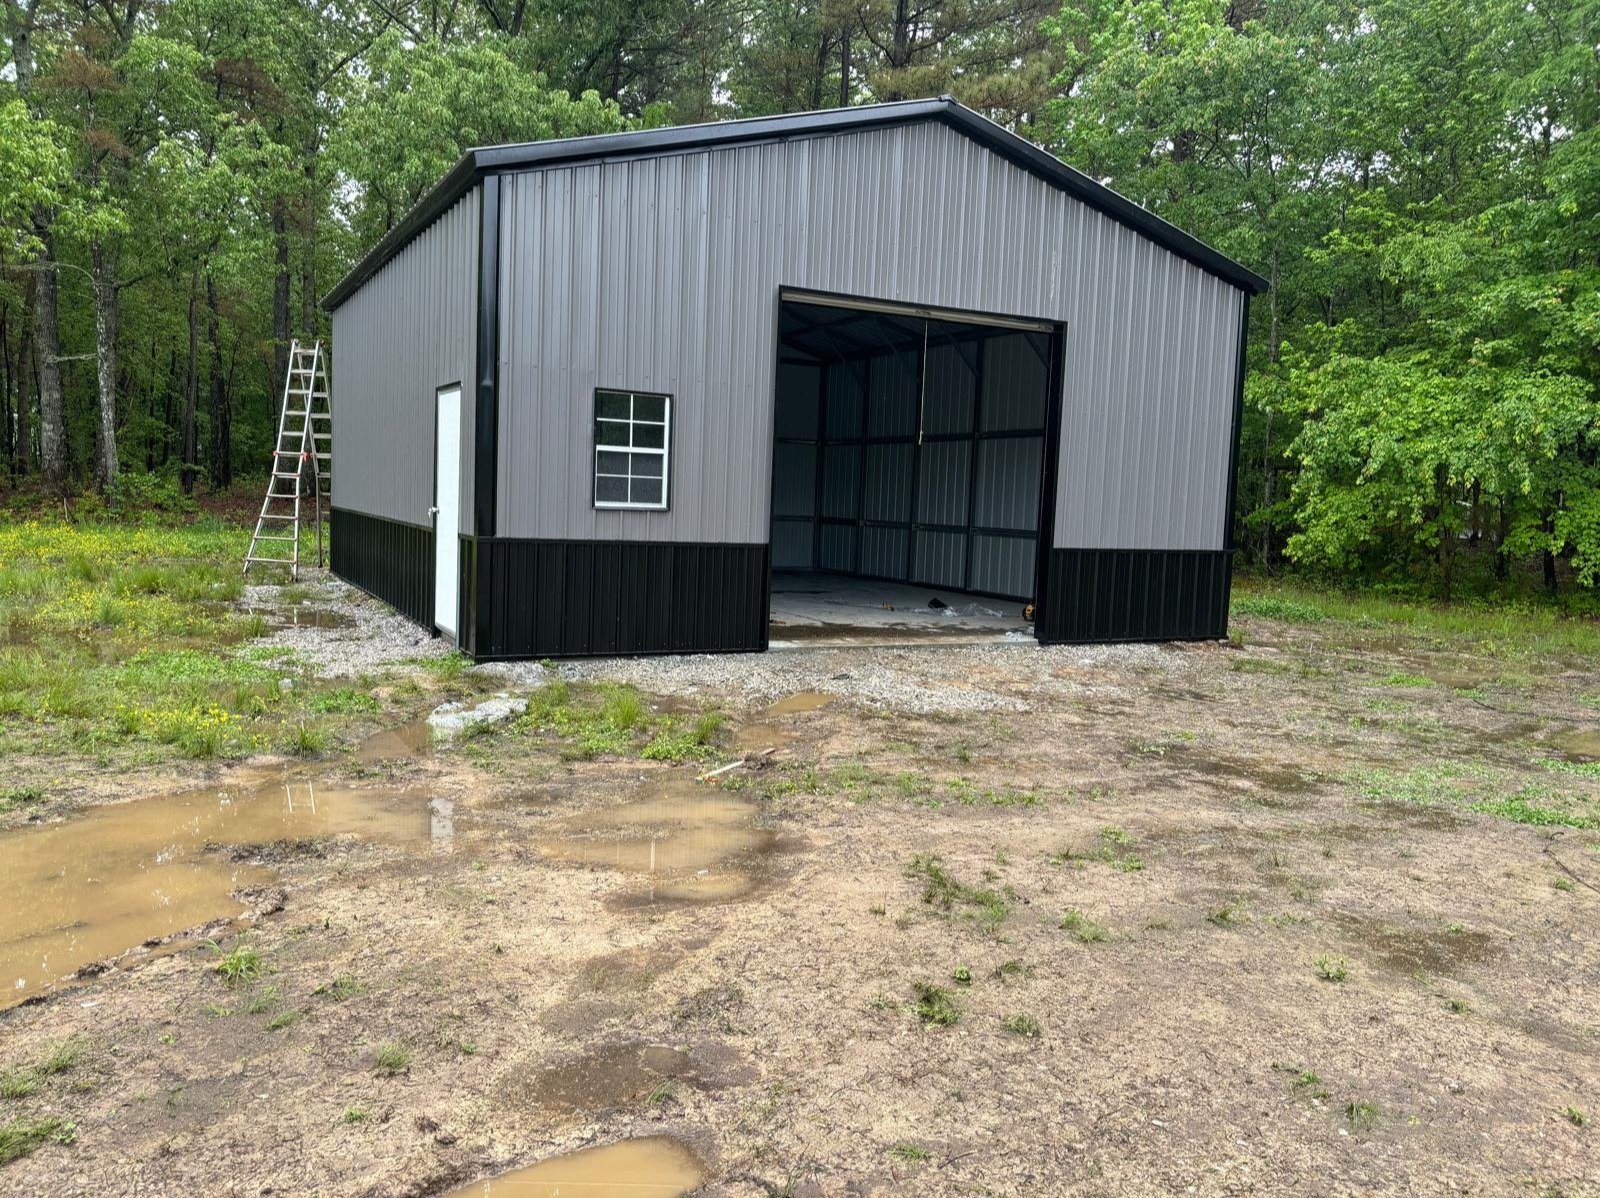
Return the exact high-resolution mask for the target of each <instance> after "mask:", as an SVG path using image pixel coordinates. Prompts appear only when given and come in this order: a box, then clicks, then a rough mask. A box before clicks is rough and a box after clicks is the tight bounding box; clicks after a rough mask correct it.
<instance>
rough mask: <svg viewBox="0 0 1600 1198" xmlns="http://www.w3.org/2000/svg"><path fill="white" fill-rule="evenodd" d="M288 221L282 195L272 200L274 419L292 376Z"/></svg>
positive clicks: (276, 416)
mask: <svg viewBox="0 0 1600 1198" xmlns="http://www.w3.org/2000/svg"><path fill="white" fill-rule="evenodd" d="M288 225H289V221H288V213H287V211H286V205H285V203H284V200H283V197H282V196H279V197H278V198H277V199H275V200H273V201H272V242H273V247H274V249H275V250H276V254H277V270H276V272H275V273H274V275H273V279H272V404H273V408H272V418H273V419H274V420H276V419H277V418H278V407H277V405H278V404H279V403H280V402H281V401H282V399H283V383H284V379H286V378H287V377H288V375H289V228H288Z"/></svg>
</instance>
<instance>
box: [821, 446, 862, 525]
mask: <svg viewBox="0 0 1600 1198" xmlns="http://www.w3.org/2000/svg"><path fill="white" fill-rule="evenodd" d="M822 514H823V516H825V517H829V516H831V517H834V518H835V519H843V520H857V519H860V517H861V446H860V445H824V446H823V447H822Z"/></svg>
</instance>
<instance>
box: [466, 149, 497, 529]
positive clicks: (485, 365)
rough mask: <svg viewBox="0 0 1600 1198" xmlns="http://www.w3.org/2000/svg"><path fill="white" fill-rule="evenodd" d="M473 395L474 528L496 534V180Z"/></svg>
mask: <svg viewBox="0 0 1600 1198" xmlns="http://www.w3.org/2000/svg"><path fill="white" fill-rule="evenodd" d="M477 341H478V345H477V358H478V377H477V385H476V391H477V398H476V404H475V406H474V408H473V415H472V441H473V465H472V520H473V525H472V530H473V535H474V536H478V537H492V536H494V524H495V501H496V496H497V495H498V493H499V470H500V180H499V178H498V177H494V176H492V177H490V178H488V179H485V180H484V181H483V197H482V202H481V203H480V205H479V209H478V337H477Z"/></svg>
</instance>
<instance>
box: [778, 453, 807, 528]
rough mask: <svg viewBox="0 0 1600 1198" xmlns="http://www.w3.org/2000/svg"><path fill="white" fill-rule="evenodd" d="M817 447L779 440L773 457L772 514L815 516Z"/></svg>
mask: <svg viewBox="0 0 1600 1198" xmlns="http://www.w3.org/2000/svg"><path fill="white" fill-rule="evenodd" d="M816 502H817V447H816V446H815V445H811V444H805V443H802V442H798V441H779V442H778V443H777V445H776V446H774V447H773V454H772V514H773V515H774V516H804V517H807V518H810V517H811V516H813V515H815V514H816Z"/></svg>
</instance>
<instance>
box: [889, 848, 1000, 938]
mask: <svg viewBox="0 0 1600 1198" xmlns="http://www.w3.org/2000/svg"><path fill="white" fill-rule="evenodd" d="M906 876H907V877H908V878H912V879H915V880H918V881H920V882H921V883H922V901H923V902H924V903H926V904H927V905H928V906H930V907H933V908H935V909H936V910H938V911H943V912H945V913H947V914H952V913H955V912H957V911H960V912H962V913H964V914H967V915H972V916H976V917H977V918H978V920H979V921H980V922H981V923H982V924H983V926H984V927H986V928H989V929H993V928H994V927H996V926H997V925H999V924H1000V923H1001V922H1003V921H1004V920H1005V918H1006V916H1007V915H1008V914H1010V911H1011V905H1010V902H1009V901H1008V900H1007V898H1006V896H1005V895H1004V894H1002V893H1000V892H998V891H994V890H988V889H983V888H980V887H976V886H969V885H967V884H966V883H965V882H961V881H958V880H957V879H956V878H955V877H954V875H952V874H951V873H950V871H949V870H948V869H946V868H945V864H944V862H943V861H942V860H941V859H940V858H939V856H938V855H937V854H934V853H918V854H917V855H916V856H915V857H913V858H912V859H911V862H910V864H908V865H907V866H906Z"/></svg>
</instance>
